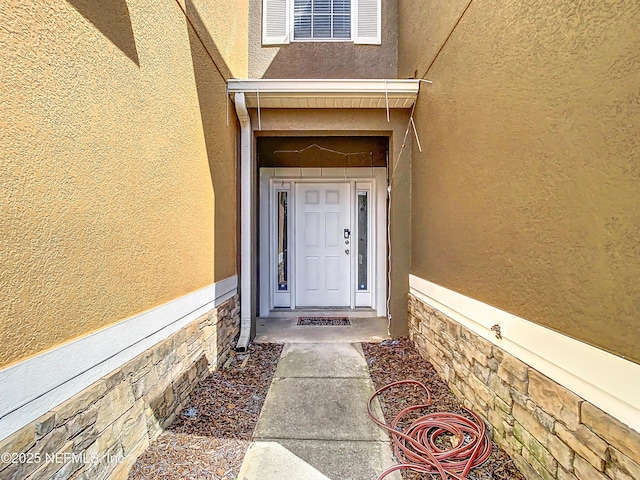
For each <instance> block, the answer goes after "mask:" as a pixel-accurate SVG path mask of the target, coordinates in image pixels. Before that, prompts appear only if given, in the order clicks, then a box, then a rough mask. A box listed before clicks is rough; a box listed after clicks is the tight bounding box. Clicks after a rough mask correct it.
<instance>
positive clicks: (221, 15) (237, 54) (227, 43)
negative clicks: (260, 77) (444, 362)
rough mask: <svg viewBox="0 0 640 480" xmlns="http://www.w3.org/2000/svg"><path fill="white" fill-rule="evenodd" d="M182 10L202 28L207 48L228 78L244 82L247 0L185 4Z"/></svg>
mask: <svg viewBox="0 0 640 480" xmlns="http://www.w3.org/2000/svg"><path fill="white" fill-rule="evenodd" d="M178 1H180V2H181V3H182V2H185V0H178ZM185 7H186V12H187V14H188V15H189V17H190V18H191V20H192V21H193V22H194V24H196V23H197V24H201V25H203V26H205V28H206V30H207V34H208V35H209V36H210V37H211V43H212V45H211V47H209V45H207V47H208V48H210V51H211V53H212V54H213V55H219V58H220V59H221V60H222V61H223V62H224V65H225V66H226V67H227V68H228V69H229V76H230V77H233V78H247V71H248V68H249V67H248V65H249V55H248V53H247V52H248V41H249V34H248V30H247V29H248V27H249V0H215V1H211V0H186V5H185ZM225 75H226V72H225Z"/></svg>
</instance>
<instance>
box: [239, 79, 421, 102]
mask: <svg viewBox="0 0 640 480" xmlns="http://www.w3.org/2000/svg"><path fill="white" fill-rule="evenodd" d="M227 87H228V91H229V94H230V95H231V98H232V99H233V98H234V97H235V95H234V94H235V93H238V92H242V93H244V94H245V101H246V104H247V106H248V107H249V108H257V107H260V108H410V107H411V106H412V105H413V103H414V102H415V100H416V98H417V96H418V90H419V89H420V81H419V80H398V79H389V80H384V79H382V80H377V79H376V80H372V79H329V80H315V79H314V80H309V79H300V80H297V79H258V80H238V79H230V80H229V81H228V83H227Z"/></svg>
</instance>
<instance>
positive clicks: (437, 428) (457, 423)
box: [367, 380, 491, 480]
mask: <svg viewBox="0 0 640 480" xmlns="http://www.w3.org/2000/svg"><path fill="white" fill-rule="evenodd" d="M400 385H416V386H418V387H419V388H421V389H422V390H424V392H425V394H426V397H427V401H426V403H424V404H420V405H414V406H411V407H407V408H405V409H404V410H402V411H401V412H400V413H399V414H398V415H397V416H396V417H395V418H394V419H393V421H392V422H391V425H387V424H386V423H384V422H382V421H380V420H379V419H378V418H376V417H375V415H374V414H373V412H372V411H371V402H373V399H374V398H376V397H377V396H378V395H380V394H381V393H382V392H384V391H385V390H388V389H390V388H392V387H397V386H400ZM429 405H431V393H430V392H429V389H428V388H427V387H426V386H425V385H424V384H422V383H420V382H417V381H415V380H401V381H399V382H394V383H390V384H389V385H386V386H384V387H382V388H381V389H379V390H378V391H377V392H375V393H374V394H373V395H371V398H369V403H368V404H367V411H368V412H369V416H370V417H371V419H372V420H373V421H374V422H375V423H376V424H378V425H379V426H381V427H382V428H384V429H385V430H387V431H388V432H389V433H390V434H391V440H392V443H393V451H394V453H395V456H396V458H397V459H398V461H399V462H400V464H399V465H394V466H393V467H390V468H388V469H387V470H385V471H384V472H383V473H382V474H381V475H380V476H379V477H378V480H382V479H384V478H385V477H386V476H387V475H389V474H390V473H392V472H395V471H397V470H412V471H414V472H420V473H430V474H431V473H433V474H436V473H437V474H440V476H441V478H442V480H449V479H454V480H464V479H466V478H467V474H468V473H469V470H471V469H472V468H473V467H477V466H478V465H481V464H482V463H484V462H485V461H486V460H487V458H489V455H491V440H489V436H488V435H487V430H486V427H485V425H484V422H483V421H482V420H481V419H480V418H479V417H478V416H477V415H476V414H475V413H473V412H472V411H471V410H468V409H466V408H465V409H464V410H465V411H466V412H468V413H469V414H470V415H471V416H472V417H473V418H474V419H475V423H474V422H473V421H471V420H469V419H468V418H466V417H463V416H461V415H457V414H455V413H446V412H438V413H430V414H428V415H424V416H422V417H420V418H418V419H416V420H415V421H414V422H413V423H411V425H410V426H409V427H407V428H406V429H405V430H404V431H400V429H399V428H398V424H399V423H400V421H401V420H402V419H403V418H404V417H405V416H406V415H407V414H409V413H411V412H413V411H416V410H420V409H423V408H426V407H428V406H429ZM443 434H448V435H452V436H453V438H454V439H455V442H454V443H455V446H452V448H440V447H439V446H438V445H437V444H436V439H437V438H438V437H439V436H440V435H443Z"/></svg>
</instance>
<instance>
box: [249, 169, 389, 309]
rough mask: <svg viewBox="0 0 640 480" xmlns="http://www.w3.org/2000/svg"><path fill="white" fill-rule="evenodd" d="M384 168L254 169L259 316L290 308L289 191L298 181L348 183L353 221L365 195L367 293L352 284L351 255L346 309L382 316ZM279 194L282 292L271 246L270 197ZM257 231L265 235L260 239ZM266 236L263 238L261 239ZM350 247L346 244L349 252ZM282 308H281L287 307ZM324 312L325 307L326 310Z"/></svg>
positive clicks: (291, 216) (292, 232)
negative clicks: (283, 204) (283, 199)
mask: <svg viewBox="0 0 640 480" xmlns="http://www.w3.org/2000/svg"><path fill="white" fill-rule="evenodd" d="M386 175H387V171H386V168H385V167H373V168H371V167H358V168H295V167H294V168H270V167H269V168H261V169H260V196H259V201H260V212H261V215H260V225H259V232H260V247H259V254H260V258H259V268H260V275H259V281H260V289H259V294H260V301H259V305H258V307H259V312H258V314H259V316H260V317H267V316H269V314H270V312H271V311H272V310H273V309H274V308H275V307H280V308H290V309H292V310H293V309H295V308H296V305H295V291H294V289H295V266H294V264H293V262H294V261H295V258H294V257H295V255H294V252H293V248H295V247H294V246H295V234H296V232H295V229H294V227H293V226H294V223H295V222H294V221H293V219H295V199H294V197H293V194H294V193H293V192H294V190H295V184H296V183H299V182H302V183H332V182H336V183H338V182H339V183H344V182H348V183H349V184H350V185H351V188H350V194H351V195H352V201H351V210H352V212H351V216H352V218H353V219H355V218H357V216H356V215H357V211H356V210H357V192H358V191H367V192H369V196H370V200H369V201H368V205H369V216H370V221H369V222H368V227H369V232H368V238H369V242H368V243H369V251H370V261H369V262H368V263H369V266H368V279H369V282H368V290H367V291H358V289H357V288H356V287H357V286H356V281H357V275H356V274H357V264H356V262H357V255H351V262H352V265H351V271H352V273H353V275H352V278H351V282H350V294H349V295H350V299H351V300H350V306H351V308H352V309H353V308H357V307H370V308H373V309H374V310H375V311H376V314H377V315H378V316H386V314H387V302H386V298H387V275H386V273H387V233H388V232H387V229H388V222H387V220H388V219H387V194H386V191H387V189H386V184H387V182H386V178H387V177H386ZM280 191H287V192H289V194H288V195H289V196H288V199H287V214H288V216H289V219H290V221H289V222H288V231H287V235H288V244H289V249H288V252H287V253H288V257H287V261H288V265H289V277H288V283H289V285H290V287H289V288H288V290H287V292H286V293H284V292H278V290H277V289H276V275H275V272H276V268H277V262H276V258H277V245H276V243H277V242H276V241H275V239H276V238H277V237H276V228H277V226H276V222H277V220H276V201H277V200H276V199H277V193H278V192H280ZM352 230H353V232H352V235H351V239H352V244H353V242H356V239H357V234H358V232H357V222H356V221H352ZM262 232H267V235H264V234H263V233H262ZM265 237H266V238H265ZM354 247H355V245H352V248H354ZM287 303H288V305H289V306H288V307H286V306H283V305H287ZM328 308H330V307H328Z"/></svg>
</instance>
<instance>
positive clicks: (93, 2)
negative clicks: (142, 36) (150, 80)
mask: <svg viewBox="0 0 640 480" xmlns="http://www.w3.org/2000/svg"><path fill="white" fill-rule="evenodd" d="M67 2H69V4H70V5H71V6H72V7H73V8H75V9H76V10H77V11H78V12H79V13H80V14H81V15H82V16H83V17H84V18H86V19H87V20H89V21H90V22H91V23H92V24H93V25H94V26H95V27H96V28H97V29H98V30H99V31H100V32H101V33H102V34H103V35H104V36H105V37H107V38H108V39H109V40H111V42H112V43H113V44H114V45H115V46H116V47H118V48H119V49H120V51H122V53H124V54H125V55H126V56H127V57H129V58H130V59H131V60H132V61H133V62H134V63H135V64H136V65H137V66H140V60H139V59H138V50H137V48H136V41H135V37H134V34H133V27H132V26H131V18H130V16H129V8H128V7H127V2H126V0H109V1H108V2H105V1H104V0H67Z"/></svg>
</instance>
